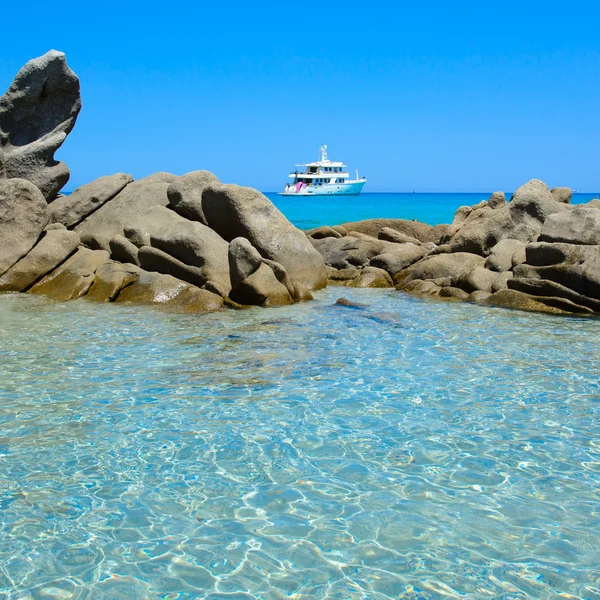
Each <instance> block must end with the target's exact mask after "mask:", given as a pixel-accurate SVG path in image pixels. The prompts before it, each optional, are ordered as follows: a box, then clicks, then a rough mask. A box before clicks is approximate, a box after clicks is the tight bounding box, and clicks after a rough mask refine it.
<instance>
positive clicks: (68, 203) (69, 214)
mask: <svg viewBox="0 0 600 600" xmlns="http://www.w3.org/2000/svg"><path fill="white" fill-rule="evenodd" d="M132 181H133V177H132V176H131V175H127V174H126V173H115V174H114V175H106V176H105V177H100V178H99V179H96V180H95V181H92V182H91V183H88V184H86V185H83V186H81V187H78V188H77V189H76V190H75V191H74V192H73V193H72V194H70V195H69V196H61V197H59V198H57V199H56V200H54V202H52V204H51V205H50V220H51V221H52V222H53V223H62V224H63V225H64V226H65V227H69V228H71V227H74V226H75V225H77V224H78V223H80V222H81V221H83V219H85V218H86V217H88V216H89V215H91V214H92V213H93V212H94V211H95V210H97V209H99V208H100V207H101V206H103V205H104V204H106V203H107V202H108V201H109V200H112V199H113V198H114V197H115V196H116V195H117V194H118V193H119V192H120V191H121V190H122V189H123V188H124V187H125V186H126V185H127V184H129V183H131V182H132Z"/></svg>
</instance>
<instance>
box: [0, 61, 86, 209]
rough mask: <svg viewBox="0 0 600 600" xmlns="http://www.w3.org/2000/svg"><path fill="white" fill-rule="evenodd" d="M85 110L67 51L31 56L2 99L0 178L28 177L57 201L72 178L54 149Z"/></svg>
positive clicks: (0, 99) (49, 198)
mask: <svg viewBox="0 0 600 600" xmlns="http://www.w3.org/2000/svg"><path fill="white" fill-rule="evenodd" d="M80 109H81V98H80V95H79V79H78V78H77V76H76V75H75V73H73V71H71V69H69V67H68V66H67V61H66V58H65V55H64V54H63V53H62V52H57V51H56V50H50V52H47V53H46V54H44V56H41V57H39V58H36V59H33V60H30V61H29V62H28V63H27V64H26V65H25V66H24V67H23V68H22V69H21V70H20V71H19V72H18V73H17V76H16V77H15V80H14V81H13V83H12V85H11V86H10V87H9V88H8V91H7V92H6V93H5V94H4V96H1V97H0V177H5V178H8V179H14V178H17V179H26V180H27V181H30V182H31V183H33V184H34V185H35V186H36V187H37V188H38V189H39V190H40V191H41V192H42V194H43V195H44V197H45V198H46V200H47V201H48V202H51V201H52V200H54V199H55V198H56V195H57V194H58V192H59V191H60V190H61V188H62V187H63V186H64V185H65V183H67V181H68V180H69V169H68V168H67V165H65V164H64V163H62V162H57V161H56V160H55V159H54V153H55V152H56V150H57V149H58V148H60V146H61V145H62V143H63V142H64V141H65V139H66V137H67V135H68V134H69V133H70V131H71V130H72V129H73V126H74V125H75V121H76V120H77V115H78V114H79V110H80Z"/></svg>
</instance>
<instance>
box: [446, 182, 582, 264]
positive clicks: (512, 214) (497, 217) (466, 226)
mask: <svg viewBox="0 0 600 600" xmlns="http://www.w3.org/2000/svg"><path fill="white" fill-rule="evenodd" d="M570 208H571V207H570V206H569V205H567V204H564V203H562V202H557V201H556V200H555V199H554V197H553V196H552V194H551V193H550V188H549V187H548V186H547V185H546V184H545V183H544V182H542V181H539V180H538V179H532V180H531V181H529V182H527V183H526V184H525V185H522V186H521V187H520V188H518V189H517V191H516V192H515V193H514V194H513V197H512V198H511V201H510V202H509V203H508V204H504V203H502V201H501V199H500V198H499V196H496V194H492V198H490V200H489V201H488V202H483V203H480V204H478V205H476V206H473V207H462V208H461V209H459V211H457V214H456V216H455V219H454V221H453V223H452V225H451V226H450V228H449V229H448V234H447V235H446V237H445V238H444V240H443V241H444V242H445V243H447V244H449V246H450V250H451V251H452V252H472V253H474V254H480V255H481V256H487V254H488V253H489V251H490V250H491V248H493V247H494V246H495V245H496V244H498V242H500V241H501V240H503V239H506V238H511V239H514V240H519V241H521V242H532V241H534V240H536V239H537V236H538V235H539V233H540V230H541V227H542V225H543V223H544V222H545V221H546V219H547V218H548V217H549V216H550V215H552V214H554V213H558V212H564V211H568V210H570Z"/></svg>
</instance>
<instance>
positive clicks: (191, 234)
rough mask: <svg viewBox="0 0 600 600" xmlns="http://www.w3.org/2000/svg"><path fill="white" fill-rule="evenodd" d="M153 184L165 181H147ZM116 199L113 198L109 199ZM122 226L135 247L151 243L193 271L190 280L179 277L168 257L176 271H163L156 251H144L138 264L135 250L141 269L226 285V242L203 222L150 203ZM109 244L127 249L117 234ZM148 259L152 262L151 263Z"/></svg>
mask: <svg viewBox="0 0 600 600" xmlns="http://www.w3.org/2000/svg"><path fill="white" fill-rule="evenodd" d="M132 185H135V184H132ZM156 185H161V186H162V185H165V184H151V187H155V186H156ZM116 201H117V199H115V200H113V201H112V202H116ZM112 202H111V203H112ZM123 229H124V232H125V235H126V236H127V238H128V239H129V241H130V242H132V243H134V244H135V245H137V246H139V247H143V246H152V247H153V248H156V249H158V250H161V251H162V252H164V253H166V254H169V255H171V256H172V257H173V258H174V259H176V261H179V262H181V263H184V264H185V265H189V266H190V267H193V269H192V270H191V271H193V273H194V274H193V275H190V277H193V280H191V279H190V278H189V277H188V278H184V277H182V271H181V269H180V268H179V266H177V263H176V261H171V262H172V264H173V267H174V269H175V270H176V272H175V271H174V272H170V271H165V269H166V267H167V264H168V261H166V260H164V257H163V256H159V255H158V254H155V255H152V256H151V255H147V256H146V264H142V261H141V256H140V254H139V252H138V253H137V255H136V258H137V260H138V262H139V263H140V264H141V266H142V267H143V268H144V269H147V270H158V271H160V272H163V273H165V272H166V274H170V275H173V276H174V277H176V278H178V279H185V281H189V282H190V283H193V284H194V285H200V286H201V285H204V283H206V282H207V281H213V282H215V283H217V284H218V285H219V286H221V288H223V289H225V290H227V291H228V290H229V289H230V279H229V263H228V259H227V253H228V250H229V244H228V243H227V242H226V241H225V240H224V239H223V238H222V237H221V236H220V235H219V234H218V233H215V232H214V231H213V230H212V229H210V228H209V227H207V226H206V225H203V224H202V223H199V222H197V221H189V220H188V219H186V218H184V217H182V216H181V215H179V214H177V213H176V212H175V211H173V210H169V209H168V208H166V207H164V206H160V205H159V206H150V207H149V208H147V209H146V210H145V211H144V212H143V213H140V214H137V215H132V216H131V218H130V220H129V222H128V223H127V225H126V226H125V227H124V228H123ZM119 240H120V243H119V246H121V248H117V247H116V244H115V243H116V242H117V241H119ZM110 244H111V247H113V248H114V249H115V250H116V251H117V253H119V251H120V250H125V251H126V250H127V248H125V247H124V244H123V242H122V238H120V237H119V236H115V237H114V238H112V240H111V242H110ZM115 258H116V255H115ZM150 261H152V262H153V264H152V266H151V262H150ZM191 271H190V272H191ZM186 272H187V271H186Z"/></svg>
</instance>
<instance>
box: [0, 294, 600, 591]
mask: <svg viewBox="0 0 600 600" xmlns="http://www.w3.org/2000/svg"><path fill="white" fill-rule="evenodd" d="M340 295H344V296H345V297H348V298H351V299H354V300H356V301H358V302H361V303H364V304H366V305H367V307H366V308H363V309H352V308H347V307H340V306H334V305H333V303H334V301H335V299H336V298H337V297H339V296H340ZM597 339H598V322H597V321H596V320H586V319H576V318H557V317H551V316H545V315H532V314H527V313H517V312H508V311H505V310H502V309H493V308H485V307H479V306H473V305H466V304H460V303H456V304H455V303H442V302H433V301H423V300H418V299H415V298H412V297H410V296H406V295H404V294H402V293H400V292H395V291H378V290H347V289H343V290H340V289H339V288H338V289H335V288H334V289H328V290H327V291H324V292H320V293H318V294H317V300H316V301H315V302H312V303H307V304H302V305H297V306H293V307H287V308H282V309H274V310H263V309H252V310H248V311H241V312H233V311H224V312H221V313H218V314H212V315H205V316H197V315H195V316H189V315H173V314H167V313H163V312H159V311H156V310H152V309H147V308H132V307H126V306H118V305H101V304H94V303H91V302H87V301H77V302H71V303H64V304H54V303H51V302H49V301H46V300H44V299H42V298H37V297H31V296H26V295H23V296H21V295H4V296H0V353H1V356H2V360H1V362H0V381H1V382H2V386H1V387H0V597H3V594H4V596H6V597H8V598H48V597H52V598H90V599H92V598H93V599H98V598H100V599H102V598H180V599H183V598H190V599H191V598H203V597H207V598H229V599H232V598H266V599H277V598H311V599H313V598H339V599H347V598H369V599H371V598H374V599H384V598H440V597H449V598H456V597H463V598H485V597H493V598H558V597H559V595H560V594H564V595H563V596H560V597H564V598H568V597H581V598H598V597H600V567H599V565H600V521H599V519H600V508H599V507H600V504H599V501H600V425H599V421H598V416H599V409H600V388H599V384H598V367H599V366H600V365H599V363H600V360H599V358H600V357H599V354H598V350H597V345H596V341H597ZM567 594H571V595H572V596H568V595H567Z"/></svg>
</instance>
